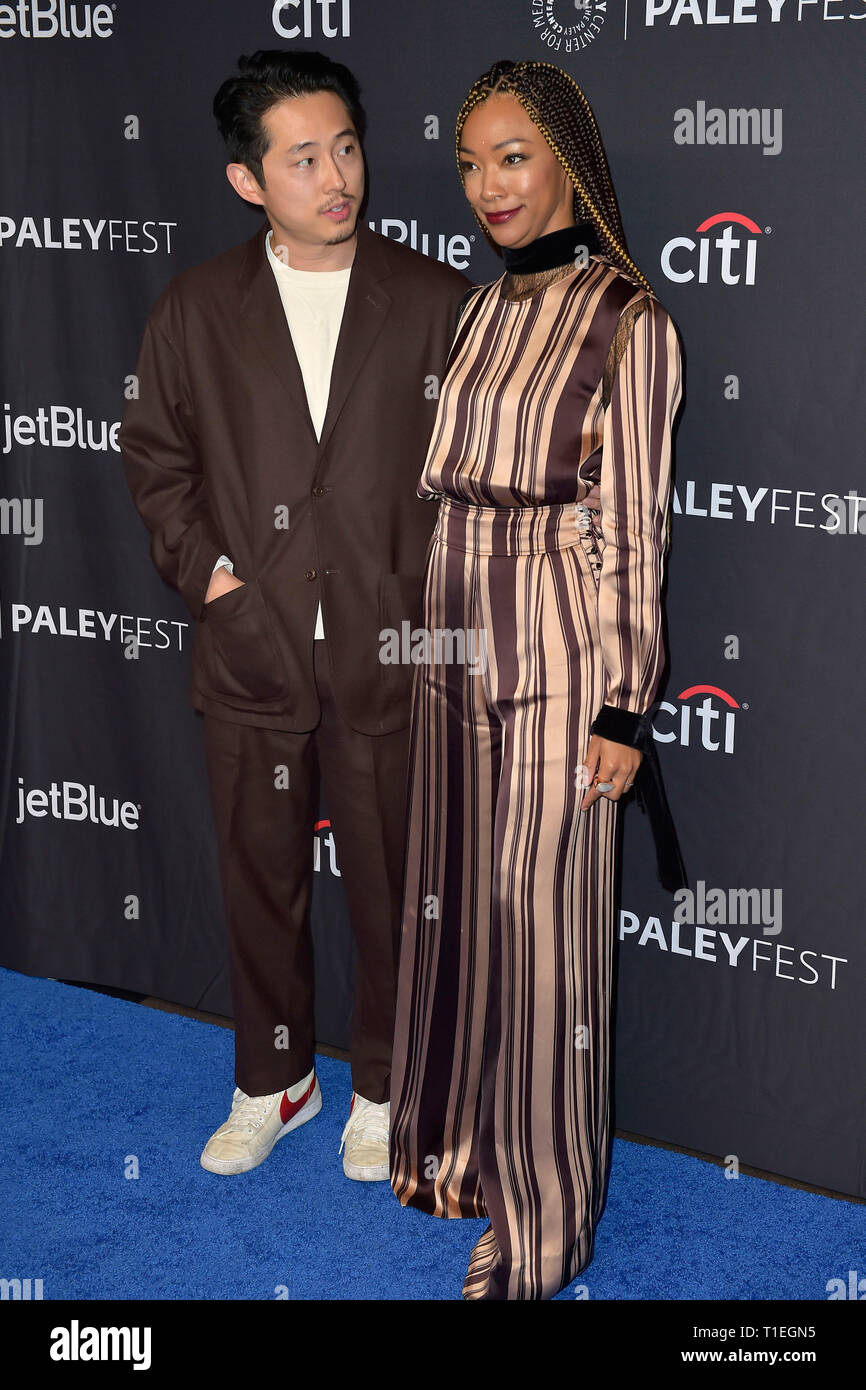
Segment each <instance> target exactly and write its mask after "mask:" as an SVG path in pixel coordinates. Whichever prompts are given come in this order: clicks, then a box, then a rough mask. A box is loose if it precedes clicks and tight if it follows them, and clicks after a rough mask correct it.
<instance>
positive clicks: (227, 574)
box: [204, 565, 244, 603]
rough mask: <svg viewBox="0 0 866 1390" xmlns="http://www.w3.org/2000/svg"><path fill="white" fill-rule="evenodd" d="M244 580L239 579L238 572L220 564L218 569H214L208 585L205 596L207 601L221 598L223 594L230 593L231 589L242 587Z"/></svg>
mask: <svg viewBox="0 0 866 1390" xmlns="http://www.w3.org/2000/svg"><path fill="white" fill-rule="evenodd" d="M243 584H244V581H243V580H242V579H238V577H237V575H236V574H232V572H231V570H227V569H226V567H225V565H220V567H219V569H218V570H214V572H213V574H212V575H211V581H210V583H209V584H208V586H207V593H206V594H205V596H204V601H205V603H210V601H211V599H214V598H221V597H222V595H223V594H227V593H229V591H230V590H231V589H242V588H243Z"/></svg>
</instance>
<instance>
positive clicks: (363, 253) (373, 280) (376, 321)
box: [319, 221, 392, 449]
mask: <svg viewBox="0 0 866 1390" xmlns="http://www.w3.org/2000/svg"><path fill="white" fill-rule="evenodd" d="M388 274H389V268H388V262H387V260H386V258H385V256H384V254H383V252H382V248H381V244H380V239H379V238H378V237H377V236H376V235H375V234H374V233H373V232H371V231H370V230H369V228H368V227H367V226H366V224H365V223H363V222H360V221H359V223H358V246H357V249H356V251H355V259H354V261H353V263H352V274H351V276H350V277H349V291H348V294H347V295H346V307H345V309H344V310H343V322H342V324H341V325H340V336H339V338H338V339H337V350H336V352H335V354H334V366H333V370H332V372H331V390H330V395H329V396H328V409H327V411H326V413H325V419H324V422H323V424H322V437H321V440H320V442H319V447H320V449H324V448H325V447H326V445H327V443H328V440H329V439H330V437H331V434H332V433H333V430H334V426H335V425H336V423H337V421H338V419H339V418H340V413H341V411H342V409H343V406H344V405H345V404H346V400H347V398H348V396H349V392H350V391H351V389H352V387H353V385H354V383H355V379H356V377H357V376H358V373H359V372H360V370H361V368H362V367H363V365H364V362H365V361H366V359H367V357H368V356H369V353H370V350H371V348H372V346H373V344H374V343H375V341H376V339H377V338H378V336H379V334H380V333H381V331H382V327H383V325H384V323H385V320H386V319H387V317H388V312H389V310H390V308H391V303H392V301H391V297H390V295H388V294H386V293H385V291H384V289H383V288H382V285H381V283H380V282H381V281H382V280H384V279H385V278H386V277H387V275H388Z"/></svg>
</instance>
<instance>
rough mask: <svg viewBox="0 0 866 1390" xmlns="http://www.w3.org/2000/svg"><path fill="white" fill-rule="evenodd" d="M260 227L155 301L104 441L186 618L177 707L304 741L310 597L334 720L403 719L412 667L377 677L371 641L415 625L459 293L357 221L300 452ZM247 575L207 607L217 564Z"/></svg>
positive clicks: (283, 330) (309, 718)
mask: <svg viewBox="0 0 866 1390" xmlns="http://www.w3.org/2000/svg"><path fill="white" fill-rule="evenodd" d="M267 230H268V227H267V225H265V226H264V227H263V228H262V229H261V230H259V231H257V232H256V234H255V236H253V237H251V238H250V240H249V241H248V242H245V243H243V244H242V245H240V246H236V247H234V248H232V249H231V250H230V251H227V252H225V253H224V254H223V255H220V256H217V257H215V258H214V259H213V260H210V261H207V262H205V263H204V264H203V265H200V266H195V267H193V268H192V269H190V270H186V271H184V272H182V273H181V274H180V275H178V276H176V277H175V279H174V280H172V282H171V283H170V284H169V286H168V288H167V289H166V290H165V292H164V293H163V294H162V296H161V297H160V299H159V300H158V301H157V303H156V305H155V306H154V308H153V310H152V312H151V314H150V316H149V318H148V321H147V326H146V328H145V333H144V341H143V343H142V347H141V352H140V355H139V359H138V365H137V367H136V372H137V375H138V377H139V391H140V394H139V398H138V399H137V400H134V401H129V402H128V403H127V406H126V409H125V412H124V416H123V423H122V425H121V429H120V435H119V443H120V447H121V451H122V454H123V463H124V468H125V471H126V477H127V481H128V483H129V487H130V490H131V492H132V496H133V499H134V501H135V505H136V507H137V508H138V511H139V512H140V514H141V516H142V517H143V519H144V521H145V523H146V525H147V527H148V529H149V530H150V532H151V536H152V541H151V550H152V554H153V559H154V563H155V564H156V567H157V569H158V570H159V572H160V574H162V576H163V578H164V579H166V580H168V582H169V583H170V584H173V585H175V586H176V587H177V588H178V589H179V590H180V592H181V594H182V595H183V597H184V599H185V600H186V603H187V605H188V607H189V609H190V612H191V613H192V615H193V618H194V619H195V638H194V643H193V655H192V702H193V704H194V706H195V707H196V709H199V710H202V711H203V712H204V713H206V714H209V715H215V716H217V717H218V718H222V719H227V720H231V721H234V722H237V723H242V724H255V725H260V726H264V727H270V728H277V729H286V730H290V731H295V732H300V731H302V730H309V729H311V728H314V727H315V725H316V723H317V722H318V718H319V702H318V698H317V695H316V687H315V682H314V679H313V629H314V627H315V619H316V605H317V603H318V601H319V599H321V603H322V613H323V621H324V627H325V640H326V641H327V643H328V657H329V661H330V665H331V673H332V680H333V685H334V690H335V694H336V698H337V702H338V704H339V707H340V710H341V713H342V714H343V717H344V718H345V719H346V720H347V721H348V723H350V724H351V725H352V726H353V727H354V728H355V729H357V730H359V731H360V732H361V733H366V734H384V733H390V732H392V731H394V730H396V729H400V728H405V727H406V725H407V724H408V722H409V699H410V693H411V682H412V674H413V670H414V668H413V667H412V666H410V665H383V664H382V663H381V661H380V660H379V653H380V647H381V642H380V637H379V634H380V631H381V630H382V629H383V628H386V627H388V628H396V629H397V630H398V631H400V624H401V622H403V621H404V620H409V621H410V622H411V624H412V626H418V625H420V623H421V586H422V575H423V569H424V558H425V554H426V550H427V545H428V542H429V539H430V535H431V533H432V530H433V526H434V525H435V521H436V511H437V510H438V508H437V507H436V504H435V502H432V501H425V500H422V499H421V498H419V497H418V496H417V493H416V488H417V485H418V480H419V477H420V475H421V469H422V467H423V465H424V459H425V456H426V451H427V445H428V442H429V438H430V434H431V432H432V428H433V422H434V419H435V413H436V404H437V401H436V395H437V393H438V387H437V386H436V385H435V384H434V383H433V382H432V381H431V378H435V379H436V381H437V382H438V381H441V378H442V375H443V373H444V368H445V361H446V357H447V354H448V349H449V347H450V345H451V340H452V337H453V333H454V326H455V318H456V310H457V306H458V304H459V302H460V300H461V299H462V297H463V295H464V294H465V292H466V290H467V288H468V282H467V280H466V279H465V278H464V277H463V276H462V275H460V274H459V273H458V272H457V271H455V270H452V269H451V268H450V267H447V266H444V265H441V264H440V263H439V262H437V261H433V260H430V259H429V258H428V257H426V256H422V255H421V254H419V253H418V252H415V251H411V250H409V249H408V248H407V247H405V246H402V245H400V244H398V243H396V242H394V241H391V240H388V239H387V238H385V237H382V236H379V235H378V234H377V233H375V232H373V231H371V230H370V229H369V228H368V227H367V226H366V225H364V224H360V223H359V227H358V247H357V252H356V255H355V261H354V264H353V267H352V274H351V277H350V280H349V291H348V295H347V298H346V307H345V311H344V315H343V322H342V327H341V332H340V337H339V341H338V343H337V350H336V355H335V359H334V369H333V374H332V378H331V392H330V399H329V401H328V410H327V414H326V416H325V421H324V425H323V427H322V437H321V441H317V440H316V435H315V431H314V429H313V424H312V420H311V419H310V412H309V409H308V407H307V398H306V393H305V390H304V384H303V379H302V377H301V371H300V367H299V365H298V360H297V357H296V355H295V350H294V346H293V344H292V338H291V334H290V332H289V328H288V324H287V323H286V317H285V313H284V311H283V306H282V302H281V300H280V295H279V290H278V288H277V284H276V281H275V279H274V275H273V272H272V270H271V268H270V266H269V264H268V261H267V257H266V254H265V234H266V232H267ZM221 554H226V555H228V556H230V557H231V559H232V561H233V562H234V568H235V573H236V574H237V576H238V577H239V578H240V579H243V580H244V582H245V587H244V588H242V589H234V590H232V591H231V592H229V593H227V594H224V595H222V597H220V598H217V599H214V600H212V601H211V602H210V603H209V604H207V605H205V603H204V596H205V592H206V590H207V587H208V584H209V582H210V577H211V573H212V570H213V566H214V563H215V562H216V560H217V559H218V558H219V556H220V555H221Z"/></svg>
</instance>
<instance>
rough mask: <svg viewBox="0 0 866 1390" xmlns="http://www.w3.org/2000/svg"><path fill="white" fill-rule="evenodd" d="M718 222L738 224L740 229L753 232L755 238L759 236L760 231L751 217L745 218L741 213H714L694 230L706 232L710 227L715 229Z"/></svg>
mask: <svg viewBox="0 0 866 1390" xmlns="http://www.w3.org/2000/svg"><path fill="white" fill-rule="evenodd" d="M720 222H724V223H730V222H739V224H740V226H741V227H745V228H746V229H747V230H748V231H750V232H754V233H755V234H756V235H757V236H761V229H760V227H759V226H758V224H757V222H753V221H752V219H751V217H746V216H745V214H744V213H742V212H714V213H713V215H712V217H708V218H707V219H706V221H704V222H702V223H701V224H700V226H699V227H696V228H695V231H697V232H706V231H708V230H709V228H710V227H715V226H717V225H718V224H719V223H720Z"/></svg>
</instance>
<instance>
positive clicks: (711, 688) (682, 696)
mask: <svg viewBox="0 0 866 1390" xmlns="http://www.w3.org/2000/svg"><path fill="white" fill-rule="evenodd" d="M692 695H718V697H719V699H720V700H724V702H725V704H726V705H730V707H731V709H739V708H740V705H739V704H738V702H737V701H736V700H735V699H734V697H733V695H729V694H728V692H727V691H726V690H722V688H721V686H718V685H690V686H689V688H688V690H681V691H680V693H679V695H678V696H677V699H678V700H688V699H690V698H691V696H692Z"/></svg>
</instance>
